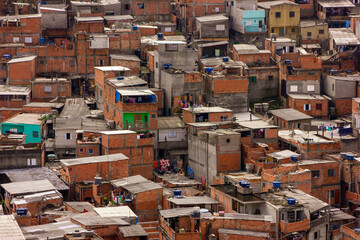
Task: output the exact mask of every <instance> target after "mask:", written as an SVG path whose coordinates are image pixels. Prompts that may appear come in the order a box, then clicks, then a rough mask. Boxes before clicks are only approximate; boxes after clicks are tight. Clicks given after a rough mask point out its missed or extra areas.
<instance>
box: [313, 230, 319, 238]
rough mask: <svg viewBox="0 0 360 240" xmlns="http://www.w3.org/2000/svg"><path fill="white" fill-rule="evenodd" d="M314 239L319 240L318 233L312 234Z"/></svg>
mask: <svg viewBox="0 0 360 240" xmlns="http://www.w3.org/2000/svg"><path fill="white" fill-rule="evenodd" d="M314 239H319V231H316V232H314Z"/></svg>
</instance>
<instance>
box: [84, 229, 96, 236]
mask: <svg viewBox="0 0 360 240" xmlns="http://www.w3.org/2000/svg"><path fill="white" fill-rule="evenodd" d="M93 236H94V231H92V230H86V231H85V237H86V238H91V237H93Z"/></svg>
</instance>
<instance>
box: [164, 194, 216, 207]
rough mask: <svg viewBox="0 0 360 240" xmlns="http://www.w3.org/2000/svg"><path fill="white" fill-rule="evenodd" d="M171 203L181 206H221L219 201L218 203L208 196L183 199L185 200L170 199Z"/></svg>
mask: <svg viewBox="0 0 360 240" xmlns="http://www.w3.org/2000/svg"><path fill="white" fill-rule="evenodd" d="M168 201H169V202H171V203H174V204H176V205H179V206H186V205H197V204H199V205H200V204H220V202H219V201H216V200H214V199H212V198H210V197H208V196H194V197H183V198H169V199H168Z"/></svg>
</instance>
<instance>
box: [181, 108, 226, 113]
mask: <svg viewBox="0 0 360 240" xmlns="http://www.w3.org/2000/svg"><path fill="white" fill-rule="evenodd" d="M184 110H185V111H189V112H192V113H223V112H232V110H230V109H227V108H222V107H198V108H184Z"/></svg>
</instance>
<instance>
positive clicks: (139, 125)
mask: <svg viewBox="0 0 360 240" xmlns="http://www.w3.org/2000/svg"><path fill="white" fill-rule="evenodd" d="M149 128H150V123H149V122H124V129H127V130H133V131H143V130H148V129H149Z"/></svg>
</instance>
